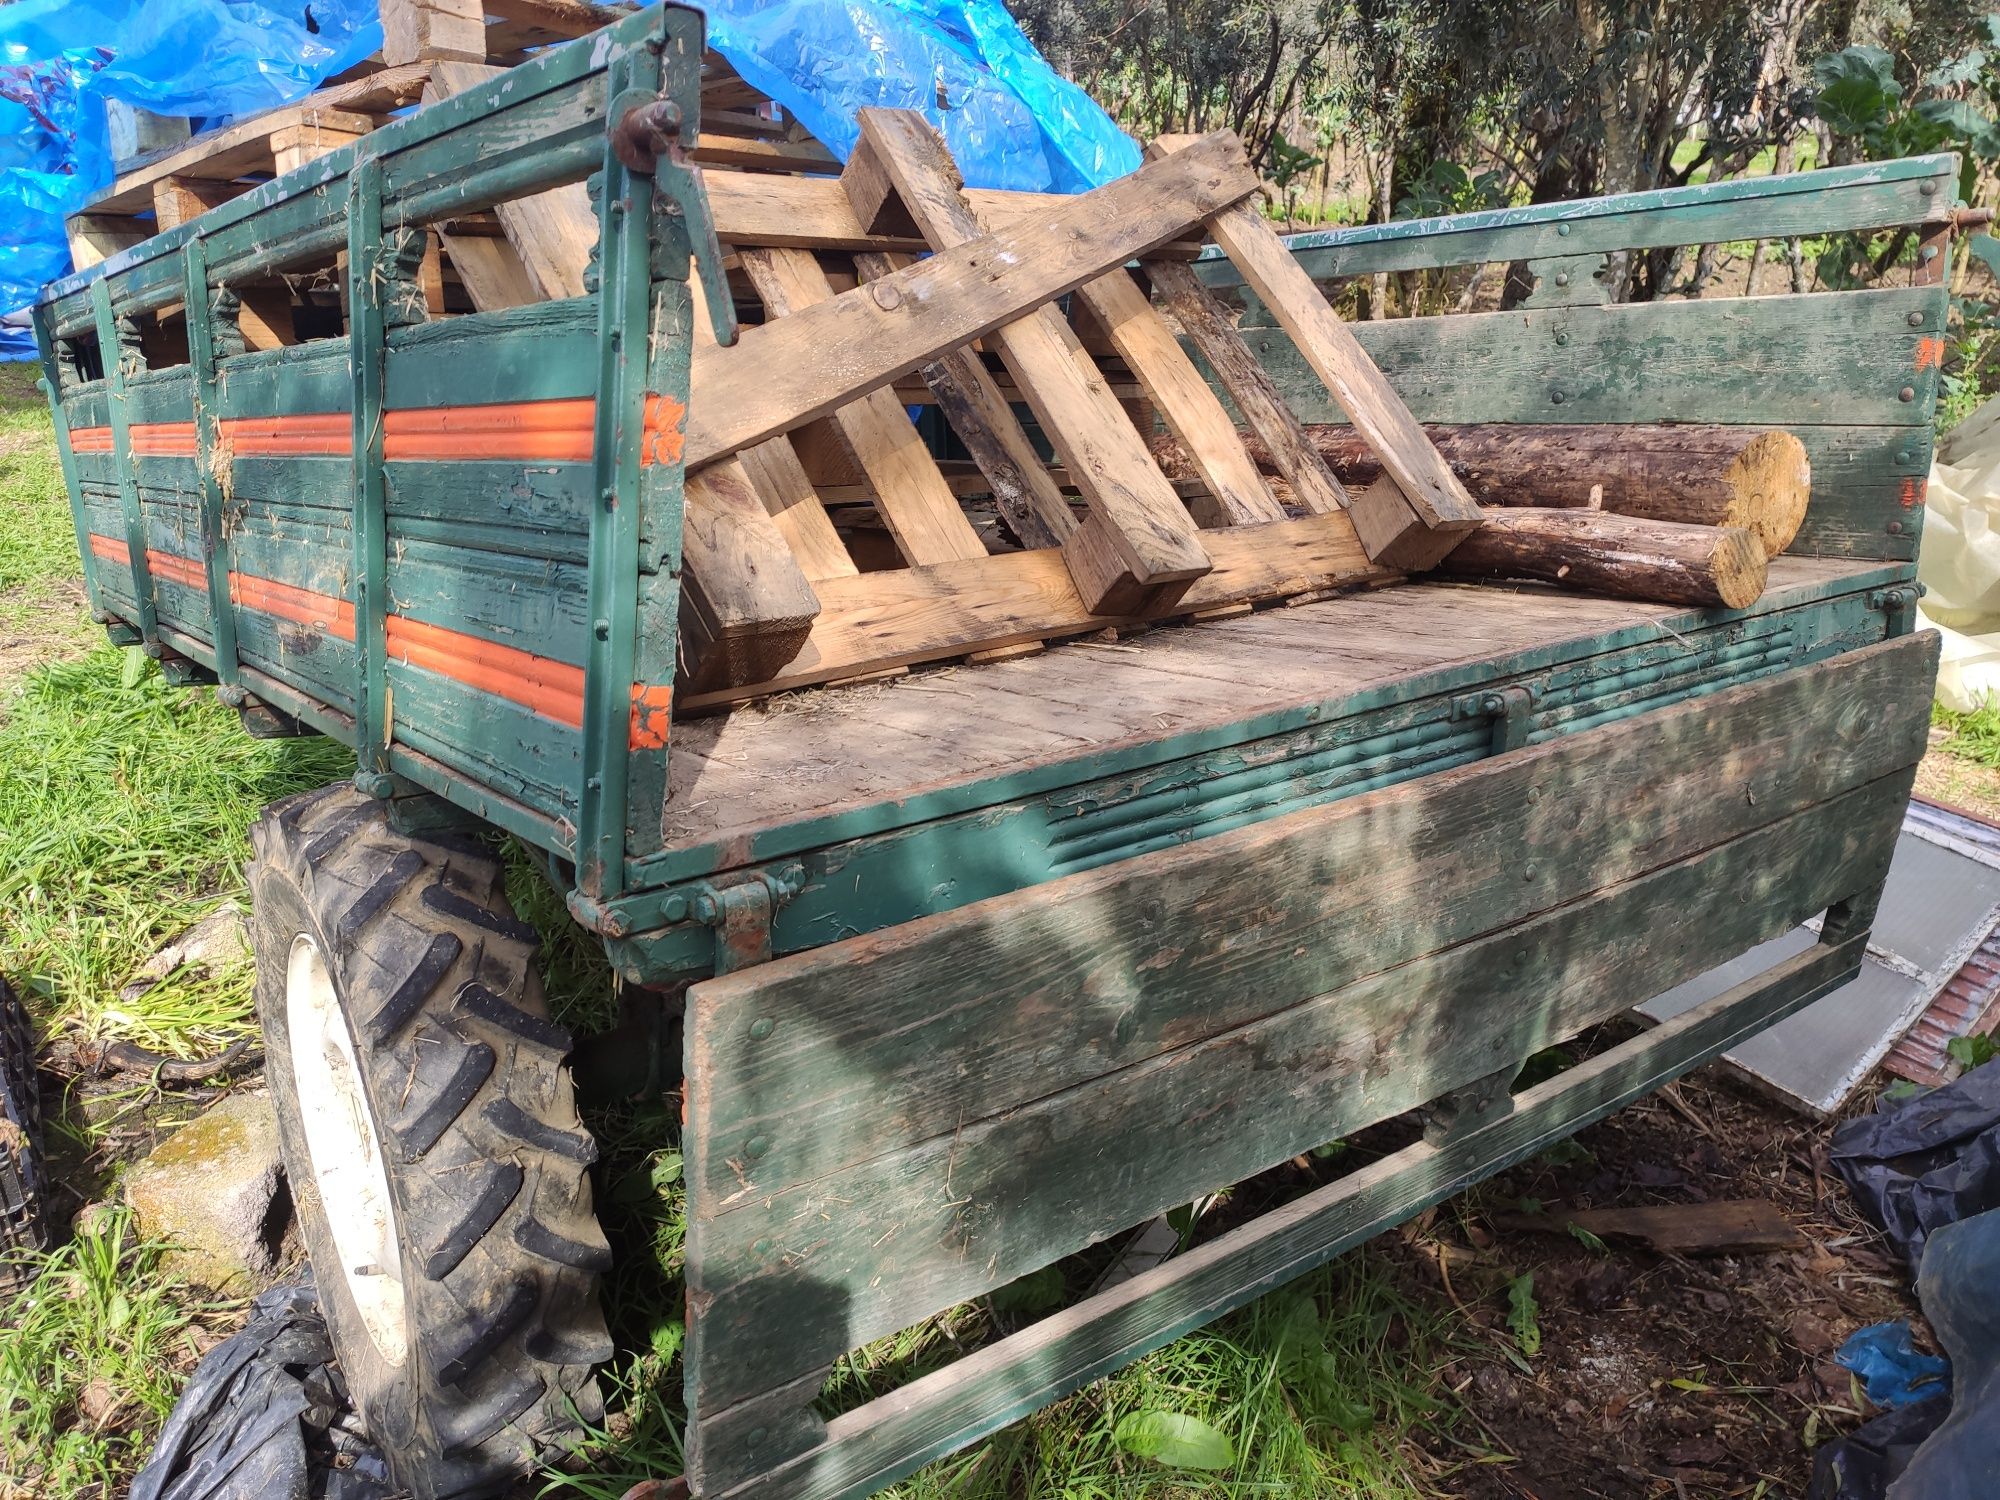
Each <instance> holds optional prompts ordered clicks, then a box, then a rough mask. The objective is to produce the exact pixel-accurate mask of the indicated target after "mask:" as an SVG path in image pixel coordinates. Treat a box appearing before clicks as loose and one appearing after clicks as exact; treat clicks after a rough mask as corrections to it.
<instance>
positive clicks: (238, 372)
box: [211, 272, 354, 463]
mask: <svg viewBox="0 0 2000 1500" xmlns="http://www.w3.org/2000/svg"><path fill="white" fill-rule="evenodd" d="M212 274H213V273H212V272H211V275H212ZM216 394H217V397H218V399H219V401H220V414H221V415H222V416H225V417H289V416H296V415H298V414H300V413H309V412H344V411H352V410H353V409H354V382H353V377H352V375H351V374H350V373H349V366H348V343H347V340H346V339H345V338H337V339H309V340H307V341H306V342H305V343H302V344H292V345H289V346H287V347H285V348H282V349H260V350H257V351H255V352H254V353H249V354H232V355H230V356H229V357H228V358H227V359H224V360H222V361H221V362H220V363H219V365H218V369H217V377H216ZM238 462H239V463H240V462H244V460H238Z"/></svg>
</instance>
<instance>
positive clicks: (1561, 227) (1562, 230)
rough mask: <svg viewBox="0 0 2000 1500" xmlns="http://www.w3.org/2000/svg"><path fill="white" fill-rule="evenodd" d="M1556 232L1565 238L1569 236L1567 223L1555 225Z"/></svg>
mask: <svg viewBox="0 0 2000 1500" xmlns="http://www.w3.org/2000/svg"><path fill="white" fill-rule="evenodd" d="M1556 233H1557V234H1559V235H1562V236H1563V237H1564V238H1565V239H1567V238H1568V237H1569V225H1567V224H1558V225H1556Z"/></svg>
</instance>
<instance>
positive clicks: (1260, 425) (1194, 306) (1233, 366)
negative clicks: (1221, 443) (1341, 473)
mask: <svg viewBox="0 0 2000 1500" xmlns="http://www.w3.org/2000/svg"><path fill="white" fill-rule="evenodd" d="M1145 270H1146V274H1147V276H1148V277H1149V278H1150V279H1151V281H1152V283H1153V290H1154V291H1155V292H1157V293H1159V294H1160V296H1161V297H1162V298H1163V299H1164V301H1165V303H1166V306H1167V309H1168V311H1170V312H1172V313H1173V315H1174V320H1175V321H1176V322H1178V323H1179V324H1180V325H1181V332H1182V333H1184V334H1185V335H1187V338H1188V341H1189V342H1190V343H1192V344H1193V345H1194V347H1195V350H1196V352H1198V353H1199V354H1200V355H1201V357H1202V358H1203V359H1204V360H1206V361H1207V362H1208V367H1209V368H1210V369H1211V370H1213V371H1214V372H1215V378H1216V379H1217V380H1218V381H1219V382H1220V383H1221V385H1222V388H1223V389H1224V390H1225V391H1227V392H1228V393H1229V399H1230V400H1231V401H1233V402H1235V403H1236V409H1237V411H1238V412H1240V413H1241V414H1242V416H1243V420H1244V421H1245V422H1246V423H1248V424H1249V427H1250V430H1251V431H1252V432H1253V433H1255V434H1256V435H1257V436H1258V437H1259V438H1261V439H1262V440H1263V444H1264V450H1265V451H1266V452H1267V453H1269V454H1270V455H1271V465H1272V469H1273V470H1274V472H1276V473H1277V474H1278V475H1279V476H1280V477H1281V478H1283V479H1284V481H1285V483H1287V484H1288V485H1290V486H1291V489H1292V494H1293V495H1294V496H1295V497H1296V498H1297V500H1298V502H1299V504H1301V505H1302V506H1304V507H1305V508H1306V509H1307V510H1309V511H1313V512H1315V513H1324V512H1326V511H1333V510H1345V509H1346V508H1347V504H1348V496H1347V491H1346V490H1345V489H1343V488H1342V487H1341V483H1340V481H1339V480H1338V479H1336V478H1334V476H1333V474H1332V472H1331V471H1330V470H1328V468H1327V466H1326V463H1325V461H1324V460H1323V459H1322V458H1321V457H1320V455H1319V454H1318V453H1317V452H1315V451H1314V449H1313V446H1312V444H1311V443H1310V442H1308V441H1307V438H1306V433H1305V429H1304V428H1302V427H1301V426H1300V425H1299V419H1298V418H1297V417H1296V416H1294V415H1293V414H1292V409H1291V407H1290V406H1289V405H1287V404H1286V402H1285V398H1284V396H1283V395H1282V394H1280V392H1279V390H1278V387H1277V385H1276V383H1275V382H1274V381H1273V380H1272V379H1271V375H1270V372H1269V371H1268V370H1266V369H1265V368H1264V366H1263V364H1262V362H1261V361H1259V360H1258V358H1257V356H1256V355H1254V354H1252V353H1251V352H1250V349H1249V346H1248V345H1246V344H1245V343H1244V342H1243V339H1242V336H1241V335H1240V334H1238V333H1237V331H1236V328H1235V325H1234V324H1232V323H1231V322H1230V321H1229V315H1228V314H1227V313H1225V312H1224V311H1223V309H1222V304H1221V303H1219V302H1217V301H1216V299H1215V294H1214V293H1213V292H1211V291H1209V289H1208V288H1207V287H1205V286H1203V285H1202V283H1201V279H1200V278H1199V277H1198V276H1196V275H1195V274H1194V271H1193V269H1192V268H1191V267H1189V266H1186V265H1183V264H1181V263H1180V262H1177V261H1148V262H1147V263H1146V266H1145Z"/></svg>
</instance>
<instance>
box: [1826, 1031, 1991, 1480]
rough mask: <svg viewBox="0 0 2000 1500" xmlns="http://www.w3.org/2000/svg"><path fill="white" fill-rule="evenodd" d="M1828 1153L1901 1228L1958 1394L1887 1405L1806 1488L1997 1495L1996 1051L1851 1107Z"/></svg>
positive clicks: (1896, 1229) (1891, 1230)
mask: <svg viewBox="0 0 2000 1500" xmlns="http://www.w3.org/2000/svg"><path fill="white" fill-rule="evenodd" d="M1831 1155H1832V1160H1833V1165H1834V1169H1835V1170H1836V1171H1838V1172H1839V1174H1840V1176H1841V1178H1842V1180H1843V1181H1845V1182H1846V1183H1847V1185H1848V1188H1849V1189H1850V1190H1851V1191H1852V1192H1853V1193H1854V1196H1855V1198H1856V1199H1857V1200H1858V1201H1859V1203H1860V1205H1861V1207H1862V1210H1863V1211H1864V1212H1865V1213H1866V1214H1867V1215H1868V1216H1869V1217H1870V1218H1871V1219H1873V1220H1874V1221H1875V1222H1876V1223H1877V1224H1878V1225H1880V1226H1881V1227H1882V1229H1883V1231H1884V1232H1885V1233H1887V1234H1888V1236H1889V1237H1890V1238H1891V1239H1892V1240H1894V1241H1895V1242H1896V1245H1897V1248H1899V1249H1900V1250H1901V1251H1902V1252H1903V1254H1904V1255H1905V1256H1906V1257H1907V1258H1908V1260H1909V1262H1910V1267H1911V1270H1912V1271H1913V1272H1914V1273H1915V1275H1916V1279H1917V1298H1918V1300H1919V1301H1920V1302H1921V1303H1922V1304H1923V1309H1924V1316H1925V1317H1926V1318H1928V1319H1929V1320H1930V1325H1931V1329H1932V1331H1933V1332H1934V1333H1936V1334H1937V1338H1938V1342H1939V1344H1941V1345H1942V1346H1943V1347H1944V1352H1945V1353H1946V1354H1947V1355H1948V1356H1949V1357H1950V1359H1951V1367H1952V1394H1951V1397H1950V1399H1949V1400H1946V1399H1945V1398H1943V1397H1939V1398H1937V1399H1934V1400H1929V1401H1924V1402H1921V1403H1919V1404H1917V1405H1915V1406H1906V1407H1903V1408H1901V1409H1899V1410H1896V1411H1891V1412H1887V1413H1885V1414H1884V1415H1882V1416H1879V1417H1877V1418H1875V1419H1874V1420H1873V1421H1871V1422H1868V1423H1867V1424H1865V1425H1864V1426H1862V1427H1861V1428H1860V1429H1859V1430H1857V1431H1855V1432H1853V1433H1851V1434H1849V1435H1848V1436H1847V1437H1844V1438H1840V1439H1837V1440H1836V1441H1834V1442H1831V1443H1828V1444H1826V1445H1825V1446H1823V1447H1822V1448H1820V1449H1818V1450H1816V1451H1815V1452H1814V1454H1813V1480H1812V1487H1811V1489H1810V1490H1809V1491H1808V1492H1807V1495H1808V1500H1994V1497H1996V1496H2000V1062H1993V1063H1988V1064H1986V1065H1985V1066H1984V1067H1981V1068H1976V1069H1974V1070H1973V1071H1972V1072H1970V1073H1967V1074H1966V1075H1965V1076H1964V1077H1962V1078H1960V1079H1959V1080H1958V1081H1957V1082H1955V1083H1952V1084H1948V1085H1946V1086H1945V1087H1944V1088H1941V1089H1936V1090H1933V1091H1932V1092H1930V1093H1928V1094H1924V1095H1921V1096H1919V1097H1918V1098H1916V1099H1912V1100H1910V1101H1908V1102H1907V1103H1903V1104H1897V1105H1891V1106H1889V1107H1887V1108H1885V1109H1884V1110H1882V1111H1881V1112H1879V1113H1877V1114H1873V1115H1869V1116H1867V1117H1865V1118H1863V1119H1859V1120H1850V1121H1849V1122H1848V1123H1846V1124H1845V1125H1842V1126H1841V1127H1840V1128H1839V1129H1838V1130H1836V1131H1835V1132H1834V1134H1833V1142H1832V1151H1831Z"/></svg>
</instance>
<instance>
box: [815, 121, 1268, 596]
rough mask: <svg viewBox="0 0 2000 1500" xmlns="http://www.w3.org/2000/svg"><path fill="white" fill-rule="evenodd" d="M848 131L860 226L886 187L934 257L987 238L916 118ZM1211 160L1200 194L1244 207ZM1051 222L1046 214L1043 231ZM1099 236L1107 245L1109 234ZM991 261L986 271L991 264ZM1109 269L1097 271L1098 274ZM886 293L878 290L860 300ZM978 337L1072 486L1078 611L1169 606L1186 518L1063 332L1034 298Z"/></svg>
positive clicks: (1188, 568) (1202, 561) (1233, 175)
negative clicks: (989, 343)
mask: <svg viewBox="0 0 2000 1500" xmlns="http://www.w3.org/2000/svg"><path fill="white" fill-rule="evenodd" d="M860 122H861V143H860V145H859V146H857V148H856V149H855V152H854V155H853V157H852V158H851V159H850V165H849V172H848V174H847V175H846V176H844V177H843V179H842V181H843V183H848V182H850V181H851V182H852V185H853V187H854V190H855V191H856V192H857V193H859V194H862V195H864V196H863V197H861V198H858V199H857V202H856V209H857V212H858V213H860V214H861V215H862V216H863V217H864V219H865V218H868V217H870V216H871V213H872V211H873V210H875V209H879V208H880V207H881V206H882V203H883V193H884V191H885V190H884V189H883V187H882V182H883V181H884V180H886V181H887V182H890V183H893V186H894V192H895V194H896V196H898V197H899V198H900V200H901V208H902V210H903V211H905V212H907V213H908V214H909V216H910V217H911V218H913V219H914V220H915V221H916V223H917V226H918V228H919V229H921V230H922V231H923V233H924V236H925V238H926V239H927V240H929V241H930V243H931V244H932V245H933V246H934V247H935V248H936V249H937V250H939V251H940V252H943V253H947V254H949V253H952V252H953V251H958V252H961V253H962V252H964V251H966V250H968V249H972V248H976V247H977V246H978V245H980V244H982V243H985V242H987V241H989V240H991V239H993V238H994V237H993V236H989V235H987V234H985V233H984V231H983V230H982V227H981V225H980V223H979V219H978V216H977V214H976V213H975V212H974V211H973V208H972V205H971V204H970V203H969V202H967V201H966V199H965V197H964V195H963V193H962V192H961V191H960V181H959V177H958V172H957V170H956V168H955V167H954V166H953V165H952V162H951V157H950V155H949V153H948V152H946V151H945V149H944V143H943V142H942V140H940V139H939V137H938V136H937V134H936V132H935V131H933V130H932V129H931V127H930V124H929V122H928V121H926V120H925V119H924V118H923V116H921V115H919V114H917V113H915V112H914V111H906V110H872V109H871V110H863V111H862V112H861V116H860ZM1214 154H1215V156H1216V157H1217V158H1218V159H1217V160H1215V162H1214V164H1213V165H1214V170H1213V175H1212V176H1211V177H1210V179H1209V182H1210V184H1212V185H1213V186H1215V187H1222V190H1223V193H1224V195H1225V196H1227V197H1228V198H1229V201H1231V202H1234V201H1237V200H1238V199H1239V198H1240V197H1246V196H1248V195H1247V194H1238V193H1235V192H1234V190H1233V188H1228V187H1223V186H1222V185H1223V184H1227V183H1230V182H1235V183H1236V184H1237V185H1239V186H1240V182H1241V178H1242V177H1243V176H1246V175H1248V174H1247V167H1245V168H1244V169H1243V170H1241V171H1239V170H1238V169H1237V168H1238V163H1237V162H1236V161H1234V160H1231V156H1232V155H1234V156H1236V157H1239V158H1240V155H1241V153H1240V149H1235V148H1233V144H1232V143H1226V142H1218V143H1217V144H1216V146H1215V149H1214ZM1142 175H1143V169H1142V171H1141V173H1136V174H1134V175H1133V176H1131V177H1128V178H1125V179H1122V182H1123V183H1125V184H1134V185H1136V184H1137V183H1138V181H1139V179H1140V177H1141V176H1142ZM1118 186H1120V184H1113V185H1112V186H1111V187H1108V188H1100V189H1098V191H1097V192H1096V193H1092V194H1086V195H1084V197H1083V198H1080V199H1078V200H1077V204H1078V206H1079V207H1083V206H1085V205H1086V204H1087V203H1088V202H1089V200H1090V199H1092V198H1098V199H1099V201H1100V206H1101V207H1102V208H1103V209H1105V210H1108V209H1109V208H1110V205H1109V203H1108V202H1106V201H1105V200H1103V199H1102V198H1101V196H1100V195H1102V194H1107V193H1111V192H1114V191H1115V190H1116V189H1117V187H1118ZM1188 189H1189V190H1188V191H1187V192H1186V194H1185V196H1184V197H1178V196H1177V195H1174V194H1173V193H1171V192H1170V191H1163V192H1161V193H1159V194H1157V195H1156V196H1155V198H1154V201H1153V202H1152V203H1151V204H1149V205H1148V206H1149V207H1151V208H1152V209H1153V210H1154V211H1155V212H1156V213H1157V212H1168V213H1175V214H1178V213H1181V212H1185V208H1184V207H1182V204H1183V203H1185V202H1187V201H1189V200H1191V199H1193V198H1195V197H1198V196H1201V194H1200V192H1199V190H1198V189H1197V188H1196V185H1194V184H1189V185H1188ZM1056 217H1057V216H1056V215H1053V214H1052V215H1051V216H1050V222H1053V220H1054V219H1055V218H1056ZM1091 217H1092V218H1096V217H1097V216H1095V215H1092V216H1091ZM1100 222H1101V221H1100ZM1104 227H1105V229H1106V231H1107V234H1108V231H1109V230H1110V229H1111V227H1112V226H1110V225H1108V224H1106V225H1105V226H1104ZM1175 232H1178V231H1177V230H1176V231H1175ZM993 259H994V261H995V263H998V256H997V254H996V255H995V256H994V257H993ZM1120 263H1122V262H1114V263H1112V265H1110V266H1106V267H1103V268H1101V270H1100V274H1101V271H1103V270H1110V269H1114V268H1115V266H1116V265H1117V264H1120ZM906 274H907V273H906ZM1089 279H1092V278H1089V277H1085V278H1081V280H1089ZM888 284H889V282H888V281H887V280H884V281H878V282H876V283H874V284H873V287H872V288H871V290H879V289H880V288H882V287H885V286H887V285H888ZM1069 289H1070V288H1065V290H1069ZM983 331H990V332H991V333H992V336H993V343H994V345H995V347H996V348H997V349H998V350H999V352H1000V357H1001V359H1002V360H1003V361H1004V362H1005V363H1006V365H1007V367H1008V368H1009V369H1010V370H1011V371H1012V372H1013V375H1014V383H1015V385H1016V386H1017V387H1019V389H1020V391H1021V394H1022V395H1023V396H1025V397H1026V398H1027V400H1028V404H1029V405H1030V407H1031V408H1032V409H1033V410H1034V412H1035V416H1036V419H1037V420H1038V421H1039V422H1040V423H1041V425H1042V428H1043V430H1044V431H1045V432H1046V433H1047V434H1048V435H1049V438H1050V440H1051V441H1052V442H1053V443H1054V444H1055V446H1056V448H1057V451H1058V452H1060V453H1061V454H1062V456H1063V458H1064V460H1065V462H1067V464H1068V465H1069V468H1070V470H1071V472H1072V473H1074V474H1075V475H1076V476H1077V478H1078V482H1079V483H1080V484H1081V485H1082V486H1083V489H1084V495H1085V499H1086V501H1087V502H1088V504H1089V510H1090V514H1089V519H1088V520H1086V521H1085V522H1084V524H1083V525H1082V526H1081V527H1080V528H1078V529H1077V531H1075V532H1074V533H1072V534H1071V535H1070V536H1069V537H1068V538H1067V539H1066V540H1065V541H1064V542H1063V555H1064V558H1065V559H1066V561H1067V562H1068V563H1069V566H1070V571H1071V574H1072V575H1073V576H1074V577H1075V579H1076V581H1077V586H1078V589H1079V591H1080V592H1081V593H1082V595H1083V597H1084V601H1085V603H1086V604H1088V605H1089V606H1090V607H1091V608H1092V609H1093V610H1095V611H1097V612H1100V613H1106V614H1115V613H1121V612H1128V611H1131V610H1133V609H1137V608H1142V607H1144V605H1145V604H1146V603H1147V602H1148V601H1149V600H1154V599H1159V598H1161V597H1169V598H1170V597H1175V596H1178V594H1179V593H1181V592H1183V591H1184V586H1185V585H1186V584H1187V583H1188V582H1189V581H1190V580H1192V579H1194V578H1198V577H1200V576H1201V574H1202V573H1204V572H1206V571H1207V569H1208V567H1209V558H1208V554H1207V553H1206V552H1205V551H1204V550H1203V548H1202V545H1201V543H1200V541H1199V540H1198V539H1197V538H1196V535H1195V525H1194V521H1193V518H1192V517H1191V516H1189V514H1188V511H1187V508H1186V506H1184V505H1182V504H1181V502H1180V499H1179V497H1178V496H1176V495H1175V494H1174V491H1173V488H1172V486H1170V485H1169V484H1168V483H1167V482H1166V480H1165V478H1164V477H1163V476H1162V475H1161V474H1160V472H1159V470H1158V469H1157V468H1156V467H1155V466H1154V464H1153V460H1152V455H1151V453H1150V452H1149V451H1148V449H1147V446H1146V443H1145V441H1144V440H1143V439H1142V438H1140V436H1139V434H1138V432H1137V430H1136V429H1135V428H1134V427H1133V426H1132V424H1131V422H1130V421H1129V420H1128V419H1127V418H1126V416H1125V414H1124V412H1123V411H1122V410H1121V409H1120V408H1119V406H1118V402H1117V398H1116V397H1114V396H1113V395H1112V394H1111V391H1110V388H1109V387H1108V386H1107V385H1106V384H1105V382H1104V379H1103V377H1102V376H1101V375H1100V374H1099V373H1098V371H1097V367H1096V365H1095V364H1094V363H1093V362H1092V361H1091V360H1090V358H1089V356H1088V355H1087V354H1086V353H1085V352H1084V351H1083V348H1082V346H1081V345H1080V344H1079V343H1078V342H1077V340H1076V335H1075V334H1074V333H1073V332H1072V331H1071V329H1070V326H1069V323H1068V322H1067V320H1065V319H1064V318H1063V316H1062V315H1061V313H1060V312H1058V311H1057V310H1055V309H1054V308H1053V307H1050V306H1049V305H1048V299H1046V298H1038V299H1036V301H1035V303H1034V305H1033V307H1032V309H1031V310H1029V311H1027V312H1026V313H1025V315H1023V316H1020V317H1019V318H1018V319H1015V320H1009V321H1003V322H1002V323H1000V324H998V325H996V326H995V327H994V328H993V329H991V330H983Z"/></svg>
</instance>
